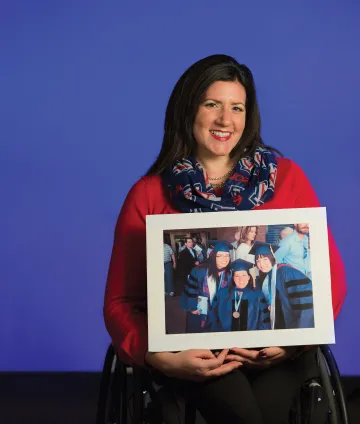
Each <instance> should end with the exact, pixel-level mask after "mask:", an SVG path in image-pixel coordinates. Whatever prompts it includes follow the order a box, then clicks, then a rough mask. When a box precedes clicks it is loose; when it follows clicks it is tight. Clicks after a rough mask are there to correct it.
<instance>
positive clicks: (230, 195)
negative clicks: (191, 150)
mask: <svg viewBox="0 0 360 424" xmlns="http://www.w3.org/2000/svg"><path fill="white" fill-rule="evenodd" d="M276 173H277V161H276V158H275V156H274V155H273V154H272V153H271V152H270V151H269V150H266V149H263V148H261V147H259V148H257V149H256V151H255V154H254V157H253V158H251V157H245V158H242V159H240V160H239V162H238V163H237V164H236V166H235V168H234V170H233V173H232V175H231V176H230V177H229V178H228V179H227V180H226V182H225V185H224V190H223V194H222V196H221V197H218V196H217V195H216V194H215V191H214V188H213V186H212V185H211V183H210V181H209V178H208V176H207V174H206V172H205V170H204V169H203V168H202V166H201V165H200V163H199V162H197V161H196V159H195V158H193V157H188V158H185V159H181V160H178V161H176V162H175V164H174V165H172V166H171V167H170V168H169V169H168V171H167V172H166V173H165V175H164V182H165V185H166V187H167V188H168V189H169V191H170V197H171V199H172V202H173V203H174V205H175V207H176V208H177V209H179V210H180V211H182V212H217V211H234V210H249V209H253V208H255V207H256V206H259V205H261V204H262V203H264V202H266V201H268V200H270V199H271V198H272V197H273V195H274V188H275V182H276Z"/></svg>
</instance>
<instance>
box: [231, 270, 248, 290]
mask: <svg viewBox="0 0 360 424" xmlns="http://www.w3.org/2000/svg"><path fill="white" fill-rule="evenodd" d="M249 280H250V275H249V274H248V273H247V271H245V270H244V271H236V272H234V283H235V286H236V287H237V288H238V289H243V288H245V287H246V286H247V285H248V284H249Z"/></svg>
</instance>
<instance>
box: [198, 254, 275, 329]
mask: <svg viewBox="0 0 360 424" xmlns="http://www.w3.org/2000/svg"><path fill="white" fill-rule="evenodd" d="M252 267H253V264H252V263H250V262H247V261H244V260H242V259H237V260H235V261H234V262H232V263H231V265H230V268H231V271H232V279H231V283H230V284H229V286H228V287H225V288H222V289H220V290H219V292H218V302H217V303H216V304H215V305H214V307H213V308H212V309H211V311H210V313H209V316H208V320H207V323H206V330H207V331H209V332H212V331H213V332H219V331H248V330H269V329H270V313H269V309H268V305H267V302H266V299H265V296H264V294H263V292H262V291H261V290H253V288H252V282H251V280H252V277H251V275H250V269H251V268H252Z"/></svg>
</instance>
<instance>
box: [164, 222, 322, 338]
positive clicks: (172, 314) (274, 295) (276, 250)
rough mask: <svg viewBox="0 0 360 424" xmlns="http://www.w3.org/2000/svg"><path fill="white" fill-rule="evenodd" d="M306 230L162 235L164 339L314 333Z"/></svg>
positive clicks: (268, 228)
mask: <svg viewBox="0 0 360 424" xmlns="http://www.w3.org/2000/svg"><path fill="white" fill-rule="evenodd" d="M310 235H311V231H310V224H307V223H299V224H290V223H289V224H277V225H253V226H251V225H249V226H242V227H221V228H215V227H213V228H196V229H194V228H192V229H181V230H179V229H174V230H163V250H164V298H165V331H166V334H169V335H170V334H197V333H224V332H239V331H256V330H286V329H305V328H314V327H315V322H314V302H313V286H312V272H311V247H310Z"/></svg>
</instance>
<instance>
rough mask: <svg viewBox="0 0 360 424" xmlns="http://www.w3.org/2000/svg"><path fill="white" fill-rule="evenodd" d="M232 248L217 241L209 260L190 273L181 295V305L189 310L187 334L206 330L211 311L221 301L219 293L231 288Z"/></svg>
mask: <svg viewBox="0 0 360 424" xmlns="http://www.w3.org/2000/svg"><path fill="white" fill-rule="evenodd" d="M214 244H215V243H214ZM230 248H232V246H231V245H230V246H229V243H226V242H218V243H216V244H215V247H214V250H213V254H212V255H211V257H210V258H209V260H208V261H206V263H205V264H203V265H200V266H198V267H196V268H193V269H192V271H191V272H190V275H189V277H188V279H187V282H186V284H185V288H184V292H183V294H182V296H181V307H182V308H183V309H185V310H186V311H187V312H188V314H187V320H186V321H187V329H186V332H187V333H200V332H203V331H204V329H205V324H206V322H207V317H208V314H209V312H210V310H212V308H213V307H214V305H215V304H216V303H217V301H218V296H217V293H218V292H219V290H222V289H226V288H227V287H228V285H229V283H230V278H231V273H230V267H229V264H230Z"/></svg>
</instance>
